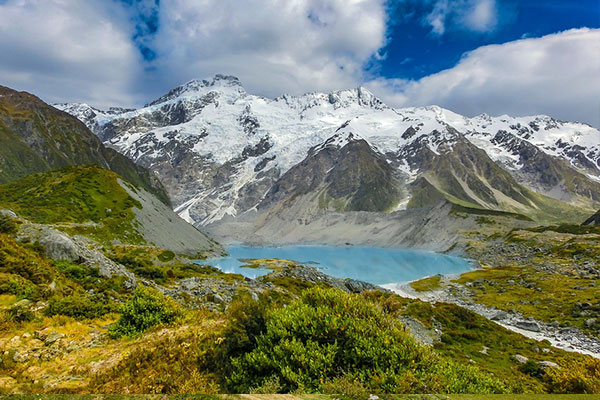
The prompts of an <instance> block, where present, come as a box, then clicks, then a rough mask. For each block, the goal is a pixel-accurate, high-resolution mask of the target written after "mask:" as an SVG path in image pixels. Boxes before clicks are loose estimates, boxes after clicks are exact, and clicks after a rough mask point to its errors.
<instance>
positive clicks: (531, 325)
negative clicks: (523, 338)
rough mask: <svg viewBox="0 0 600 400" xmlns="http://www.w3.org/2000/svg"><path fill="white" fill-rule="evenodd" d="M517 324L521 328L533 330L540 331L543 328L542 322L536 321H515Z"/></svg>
mask: <svg viewBox="0 0 600 400" xmlns="http://www.w3.org/2000/svg"><path fill="white" fill-rule="evenodd" d="M515 326H516V327H517V328H521V329H524V330H526V331H531V332H539V331H540V330H541V329H540V324H538V323H537V322H536V321H526V320H523V321H517V323H515Z"/></svg>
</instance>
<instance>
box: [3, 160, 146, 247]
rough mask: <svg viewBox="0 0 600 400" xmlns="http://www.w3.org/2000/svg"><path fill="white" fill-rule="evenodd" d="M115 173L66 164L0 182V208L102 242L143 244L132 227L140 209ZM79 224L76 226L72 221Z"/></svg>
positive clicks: (93, 167)
mask: <svg viewBox="0 0 600 400" xmlns="http://www.w3.org/2000/svg"><path fill="white" fill-rule="evenodd" d="M118 178H119V176H118V175H117V174H115V173H114V172H112V171H108V170H105V169H102V168H100V167H98V166H94V165H90V166H81V165H79V166H68V167H64V168H61V169H59V170H54V171H49V172H43V173H39V174H34V175H30V176H27V177H26V178H24V179H21V180H19V181H16V182H13V183H8V184H5V185H1V186H0V207H2V208H8V209H11V210H12V211H14V212H16V213H17V214H19V215H21V216H23V217H25V218H27V219H29V220H30V221H32V222H35V223H40V224H61V223H63V224H71V225H67V226H66V227H65V228H66V229H69V230H71V231H77V232H80V233H89V234H90V235H92V236H94V237H96V238H98V239H100V240H101V241H102V242H107V241H110V240H112V239H121V240H123V241H124V242H126V243H143V242H144V240H143V238H142V237H141V236H140V235H139V234H138V233H137V231H136V229H135V226H134V224H133V223H134V219H135V214H134V212H133V210H132V208H133V207H137V208H141V204H139V203H138V202H136V201H135V200H134V199H133V198H131V196H129V195H128V194H127V192H126V191H125V189H123V188H122V187H121V185H119V183H118ZM76 224H80V225H76Z"/></svg>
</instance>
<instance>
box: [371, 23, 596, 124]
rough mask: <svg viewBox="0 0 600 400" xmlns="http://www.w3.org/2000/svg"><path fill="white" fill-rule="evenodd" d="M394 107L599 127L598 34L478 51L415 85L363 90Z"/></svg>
mask: <svg viewBox="0 0 600 400" xmlns="http://www.w3.org/2000/svg"><path fill="white" fill-rule="evenodd" d="M366 86H367V87H369V88H370V89H371V90H372V91H373V92H374V93H375V94H377V95H379V96H380V97H381V98H382V100H384V101H386V102H388V103H389V104H391V105H395V106H419V105H429V104H438V105H440V106H442V107H446V108H449V109H451V110H453V111H456V112H459V113H462V114H466V115H477V114H481V113H484V112H485V113H488V114H495V115H499V114H504V113H506V114H510V115H527V114H548V115H550V116H553V117H556V118H560V119H565V120H573V121H582V122H587V123H590V124H592V125H595V126H599V127H600V97H598V93H600V29H588V28H583V29H573V30H569V31H565V32H560V33H556V34H552V35H547V36H544V37H541V38H531V39H523V40H517V41H514V42H509V43H505V44H501V45H491V46H484V47H480V48H478V49H476V50H474V51H472V52H470V53H466V54H465V55H464V56H463V58H462V60H461V61H460V62H459V63H458V64H457V65H456V66H455V67H454V68H451V69H448V70H445V71H441V72H439V73H436V74H433V75H430V76H427V77H424V78H422V79H420V80H418V81H408V80H385V79H378V80H374V81H372V82H370V83H368V84H367V85H366Z"/></svg>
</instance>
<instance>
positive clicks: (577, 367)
mask: <svg viewBox="0 0 600 400" xmlns="http://www.w3.org/2000/svg"><path fill="white" fill-rule="evenodd" d="M544 378H545V381H546V384H547V387H548V392H550V393H596V394H597V393H600V360H598V359H594V358H591V357H590V358H588V359H587V360H586V361H585V362H578V361H572V362H570V363H569V364H568V365H562V368H548V369H547V370H546V375H545V377H544Z"/></svg>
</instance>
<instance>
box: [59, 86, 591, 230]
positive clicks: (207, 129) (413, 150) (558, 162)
mask: <svg viewBox="0 0 600 400" xmlns="http://www.w3.org/2000/svg"><path fill="white" fill-rule="evenodd" d="M55 107H57V108H59V109H60V110H64V111H66V112H68V113H70V114H72V115H74V116H76V117H77V118H78V119H80V120H81V121H82V122H84V123H85V124H86V125H87V126H88V127H89V128H90V129H91V130H92V131H93V132H94V133H96V135H98V137H99V138H100V139H101V140H102V141H103V142H104V143H105V145H107V146H108V147H111V148H114V149H116V150H117V151H119V152H120V153H122V154H124V155H126V156H127V157H129V158H130V159H132V160H134V161H135V162H137V163H139V164H141V165H143V166H145V167H147V168H149V169H150V170H152V171H154V172H156V173H157V175H158V176H159V177H160V180H161V181H162V183H163V184H164V185H165V187H166V188H167V191H168V193H169V195H170V197H171V200H172V202H173V205H174V207H175V211H176V212H177V213H178V214H179V215H180V216H182V217H183V218H184V219H186V220H188V221H189V222H192V223H194V224H195V225H196V226H201V225H202V226H221V225H223V224H232V223H235V224H238V225H235V226H237V227H238V228H240V225H239V223H241V222H243V224H244V226H246V229H249V231H248V232H254V231H257V230H258V229H259V228H260V227H261V226H265V224H269V223H272V221H273V220H274V219H275V218H283V217H282V216H283V215H287V217H285V218H284V220H286V221H288V222H290V223H292V224H293V225H298V224H300V225H302V224H303V223H307V221H311V222H314V221H315V220H316V219H322V218H330V216H331V215H337V214H339V213H341V214H344V213H352V212H364V211H366V212H374V213H380V214H381V213H385V214H389V213H393V214H394V215H397V214H398V213H400V214H402V213H406V211H404V210H407V209H409V210H410V209H432V208H434V207H436V206H438V205H439V204H440V203H448V204H451V205H455V206H459V207H463V208H465V209H473V210H490V211H495V212H507V213H515V214H521V215H524V216H527V217H528V218H532V219H534V220H538V221H561V220H565V221H567V220H568V221H579V222H581V221H582V220H583V219H585V218H584V216H586V215H587V216H589V215H590V214H591V213H592V210H595V209H597V208H599V207H600V132H599V131H598V130H597V129H595V128H593V127H591V126H589V125H586V124H582V123H576V122H564V121H559V120H556V119H553V118H551V117H548V116H543V115H537V116H529V117H510V116H507V115H503V116H499V117H491V116H488V115H480V116H477V117H474V118H468V117H465V116H462V115H459V114H456V113H453V112H451V111H449V110H446V109H443V108H440V107H437V106H431V107H418V108H403V109H395V108H392V107H388V106H387V105H385V104H384V103H383V102H382V101H381V100H379V99H378V98H377V97H376V96H375V95H373V94H372V93H371V92H369V91H368V90H366V89H364V88H362V87H359V88H356V89H351V90H344V91H336V92H332V93H309V94H305V95H302V96H288V95H284V96H282V97H278V98H275V99H268V98H264V97H261V96H255V95H252V94H249V93H247V92H246V91H245V90H244V88H243V86H242V85H241V83H240V81H239V80H238V79H237V78H235V77H232V76H223V75H216V76H215V77H214V78H213V79H211V80H194V81H191V82H188V83H187V84H185V85H183V86H180V87H177V88H175V89H173V90H171V91H170V92H169V93H167V94H165V95H164V96H162V97H160V98H158V99H157V100H155V101H152V102H151V103H149V104H147V105H146V106H144V107H142V108H140V109H135V110H133V109H120V108H111V109H109V110H99V109H96V108H93V107H91V106H89V105H86V104H74V103H70V104H56V105H55ZM290 210H296V211H294V212H292V211H290ZM303 218H305V220H304V222H303V221H302V219H303ZM580 220H581V221H580ZM332 224H334V223H333V222H332ZM231 226H233V225H231ZM209 229H210V228H209ZM240 229H241V228H240ZM272 233H273V235H275V233H274V232H272Z"/></svg>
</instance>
